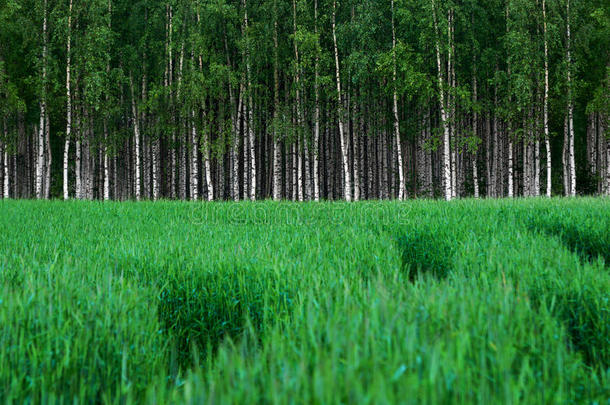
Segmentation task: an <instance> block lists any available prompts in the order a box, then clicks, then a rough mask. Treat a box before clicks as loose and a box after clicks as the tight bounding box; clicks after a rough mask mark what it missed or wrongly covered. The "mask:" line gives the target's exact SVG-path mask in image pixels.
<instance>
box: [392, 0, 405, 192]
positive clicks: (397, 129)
mask: <svg viewBox="0 0 610 405" xmlns="http://www.w3.org/2000/svg"><path fill="white" fill-rule="evenodd" d="M392 61H393V72H392V85H393V90H394V91H393V112H394V137H395V139H396V155H397V157H398V182H399V188H398V199H399V200H403V199H404V198H405V197H406V194H407V192H406V190H407V188H406V184H405V174H404V166H403V162H402V146H401V144H400V122H399V120H398V94H397V89H396V76H397V74H396V27H395V25H394V0H392Z"/></svg>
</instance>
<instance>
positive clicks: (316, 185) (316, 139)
mask: <svg viewBox="0 0 610 405" xmlns="http://www.w3.org/2000/svg"><path fill="white" fill-rule="evenodd" d="M314 33H315V35H316V38H317V35H318V0H314ZM319 59H320V58H319V55H318V52H317V51H316V58H315V62H314V93H315V104H316V105H315V111H314V130H313V131H314V133H313V199H314V201H320V173H319V171H320V160H319V157H318V150H319V146H318V145H319V143H320V85H319V71H318V69H319V66H318V65H319Z"/></svg>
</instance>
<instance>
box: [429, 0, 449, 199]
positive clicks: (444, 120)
mask: <svg viewBox="0 0 610 405" xmlns="http://www.w3.org/2000/svg"><path fill="white" fill-rule="evenodd" d="M432 8H433V10H432V11H433V14H434V30H435V31H436V41H435V43H436V67H437V73H438V87H439V97H440V110H441V125H442V126H443V180H444V186H445V199H446V200H447V201H451V200H452V198H453V192H452V189H451V149H450V140H449V123H448V120H447V111H446V109H445V89H444V88H443V87H444V83H443V70H442V65H441V46H440V36H439V29H438V19H437V16H436V5H435V3H434V0H432Z"/></svg>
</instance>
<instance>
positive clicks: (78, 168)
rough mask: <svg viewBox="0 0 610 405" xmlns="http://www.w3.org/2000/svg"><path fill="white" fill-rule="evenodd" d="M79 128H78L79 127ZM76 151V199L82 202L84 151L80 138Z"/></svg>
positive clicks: (77, 140)
mask: <svg viewBox="0 0 610 405" xmlns="http://www.w3.org/2000/svg"><path fill="white" fill-rule="evenodd" d="M77 128H78V127H77ZM74 147H75V149H76V167H75V169H74V171H75V174H76V199H78V200H81V199H82V198H83V177H82V167H81V163H82V159H81V158H82V150H81V142H80V137H78V138H77V139H76V144H75V146H74Z"/></svg>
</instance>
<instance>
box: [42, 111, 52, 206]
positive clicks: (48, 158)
mask: <svg viewBox="0 0 610 405" xmlns="http://www.w3.org/2000/svg"><path fill="white" fill-rule="evenodd" d="M44 133H45V167H44V175H45V180H44V194H43V197H44V198H46V199H47V200H48V199H50V198H51V164H52V163H53V154H52V152H51V118H50V117H49V114H46V117H45V126H44Z"/></svg>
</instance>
